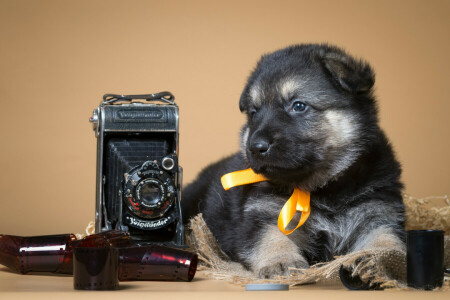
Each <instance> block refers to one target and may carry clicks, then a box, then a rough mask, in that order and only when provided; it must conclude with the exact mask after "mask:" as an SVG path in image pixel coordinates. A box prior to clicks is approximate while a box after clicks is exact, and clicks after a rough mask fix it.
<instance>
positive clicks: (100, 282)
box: [73, 247, 119, 290]
mask: <svg viewBox="0 0 450 300" xmlns="http://www.w3.org/2000/svg"><path fill="white" fill-rule="evenodd" d="M118 269H119V260H118V251H117V248H109V247H107V248H92V247H76V248H74V251H73V287H74V289H76V290H116V289H118V288H119V278H118V276H117V274H118Z"/></svg>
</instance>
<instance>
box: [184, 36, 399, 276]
mask: <svg viewBox="0 0 450 300" xmlns="http://www.w3.org/2000/svg"><path fill="white" fill-rule="evenodd" d="M374 81H375V75H374V72H373V70H372V68H371V67H370V66H369V65H368V64H367V63H366V62H364V61H361V60H357V59H355V58H353V57H351V56H350V55H348V54H346V52H344V51H343V50H341V49H339V48H337V47H334V46H329V45H326V44H321V45H319V44H308V45H296V46H291V47H287V48H285V49H281V50H278V51H275V52H273V53H271V54H267V55H264V56H263V57H262V58H261V59H260V61H259V62H258V64H257V66H256V68H255V70H254V71H253V72H252V73H251V75H250V77H249V79H248V82H247V85H246V86H245V88H244V91H243V92H242V95H241V98H240V101H239V108H240V110H241V111H242V112H244V113H246V114H247V117H248V118H247V123H246V124H245V125H244V127H243V129H242V132H241V151H240V152H239V153H236V154H234V155H232V156H230V157H227V158H225V159H223V160H221V161H219V162H217V163H214V164H212V165H210V166H208V167H207V168H205V169H204V170H203V171H202V172H201V173H200V175H199V176H198V178H197V179H196V180H195V181H194V182H193V183H191V184H190V185H188V186H187V187H186V189H185V190H184V192H183V199H182V209H183V218H184V220H185V221H187V220H188V219H189V218H190V217H192V216H193V215H195V214H197V213H199V212H201V213H203V217H204V219H205V222H206V224H207V225H208V227H209V228H210V229H211V231H212V233H213V234H214V236H215V238H216V239H217V242H218V244H219V245H220V247H221V248H222V250H223V251H224V252H225V253H227V254H228V255H229V257H230V258H231V259H232V260H234V261H237V262H240V263H242V264H243V265H244V266H245V267H247V268H249V269H251V270H253V271H254V272H255V273H256V274H259V276H260V277H263V278H270V277H273V276H276V275H286V274H289V271H288V268H289V267H297V268H307V267H308V266H309V265H312V264H315V263H318V262H326V261H329V260H331V259H333V257H334V256H336V255H342V254H346V253H349V252H352V251H357V250H361V249H370V248H376V247H384V248H386V247H389V248H395V249H399V250H403V249H404V247H405V245H404V244H405V232H404V221H405V214H404V206H403V202H402V196H401V190H402V188H403V186H402V183H401V182H400V179H399V178H400V174H401V169H400V165H399V163H398V161H397V160H396V158H395V156H394V153H393V150H392V148H391V145H390V143H389V141H388V139H387V138H386V136H385V134H384V133H383V131H382V130H381V129H380V127H379V125H378V117H377V106H376V103H375V97H374V95H373V92H372V87H373V85H374ZM247 168H252V169H253V170H254V171H255V172H256V173H260V174H263V175H264V176H265V177H267V178H268V179H269V181H266V182H260V183H254V184H248V185H244V186H239V187H234V188H232V189H230V190H229V191H225V190H224V189H223V187H222V186H221V183H220V178H221V176H222V175H224V174H227V173H229V172H233V171H238V170H243V169H247ZM294 187H297V188H300V189H303V190H305V191H308V192H310V193H311V214H310V217H309V219H308V220H307V221H306V222H305V224H303V225H302V226H301V227H300V228H299V229H297V230H296V231H294V232H293V233H292V234H290V235H284V234H283V233H282V232H281V231H280V230H279V229H278V227H277V219H278V214H279V212H280V210H281V208H282V207H283V205H284V203H285V202H286V201H287V199H288V198H289V196H290V195H291V193H292V191H293V188H294ZM297 217H298V216H297ZM297 220H298V219H297Z"/></svg>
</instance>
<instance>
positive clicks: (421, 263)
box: [406, 230, 444, 290]
mask: <svg viewBox="0 0 450 300" xmlns="http://www.w3.org/2000/svg"><path fill="white" fill-rule="evenodd" d="M406 243H407V254H406V268H407V283H408V286H410V287H413V288H416V289H424V290H432V289H434V288H436V287H441V286H442V282H443V279H444V231H442V230H410V231H408V234H407V242H406Z"/></svg>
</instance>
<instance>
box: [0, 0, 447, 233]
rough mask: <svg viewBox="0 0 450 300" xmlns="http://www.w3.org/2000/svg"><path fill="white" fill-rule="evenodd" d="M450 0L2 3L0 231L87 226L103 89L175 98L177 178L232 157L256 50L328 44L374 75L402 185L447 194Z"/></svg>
mask: <svg viewBox="0 0 450 300" xmlns="http://www.w3.org/2000/svg"><path fill="white" fill-rule="evenodd" d="M449 16H450V1H348V0H346V1H221V2H215V1H31V0H30V1H17V0H10V1H4V0H1V1H0V38H1V42H0V70H1V74H0V92H1V95H0V101H1V102H0V104H1V106H0V124H1V125H0V139H1V148H0V170H1V174H0V192H1V194H0V205H1V206H0V233H10V234H23V235H31V234H51V233H64V232H81V231H83V230H84V228H85V226H86V224H87V223H88V222H89V221H90V220H92V219H93V218H94V198H95V195H94V194H95V154H96V140H95V137H94V133H93V132H92V129H91V125H90V124H89V123H88V118H89V116H90V114H91V112H92V110H93V109H94V108H95V107H96V106H97V105H98V103H99V101H100V100H101V97H102V95H103V94H104V93H107V92H114V93H125V94H126V93H149V92H157V91H162V90H170V91H172V92H173V93H174V94H175V96H176V99H177V102H178V104H179V106H180V109H181V145H180V155H181V164H182V165H183V167H184V170H185V181H184V182H185V183H188V182H190V181H191V180H192V179H193V178H194V176H195V175H196V174H197V173H198V172H199V170H200V169H201V168H202V167H204V166H205V165H207V164H208V163H210V162H212V161H214V160H217V159H219V158H221V157H223V156H225V155H228V154H230V153H232V152H234V151H236V150H237V149H238V131H239V128H240V126H241V125H242V123H243V122H244V118H243V116H241V114H240V112H239V109H238V99H239V95H240V92H241V90H242V88H243V86H244V83H245V80H246V77H247V76H248V74H249V72H250V70H251V69H252V68H253V67H254V65H255V63H256V61H257V60H258V58H259V56H260V55H261V54H263V53H266V52H269V51H273V50H276V49H278V48H281V47H284V46H287V45H290V44H294V43H303V42H330V43H333V44H337V45H339V46H342V47H344V48H346V49H347V50H348V51H349V52H350V53H352V54H354V55H357V56H360V57H363V58H365V59H366V60H368V61H369V62H371V64H372V66H373V67H374V69H375V70H376V73H377V82H376V94H377V96H378V99H379V105H380V117H381V126H382V127H383V128H384V129H385V130H386V132H387V134H388V136H389V137H390V138H391V140H392V143H393V144H394V147H395V150H396V152H397V154H398V158H399V159H400V161H401V162H402V164H403V168H404V173H403V181H404V182H405V184H406V191H408V192H409V193H410V194H412V195H415V196H425V195H431V194H434V195H441V194H445V193H448V192H449V191H450V185H449V183H450V172H449V169H450V157H449V155H448V149H449V146H450V141H449V136H450V126H449V122H448V119H447V118H448V115H449V112H450V81H449V78H450V76H449V70H450V60H449V58H448V57H449V53H450V40H449V36H450V34H449V31H450V30H449V29H450V18H449Z"/></svg>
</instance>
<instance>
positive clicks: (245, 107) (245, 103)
mask: <svg viewBox="0 0 450 300" xmlns="http://www.w3.org/2000/svg"><path fill="white" fill-rule="evenodd" d="M247 90H248V89H247V88H245V89H244V91H243V92H242V94H241V98H240V99H239V109H240V110H241V112H244V111H247V110H248V99H247V97H248V94H247V93H248V91H247Z"/></svg>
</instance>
